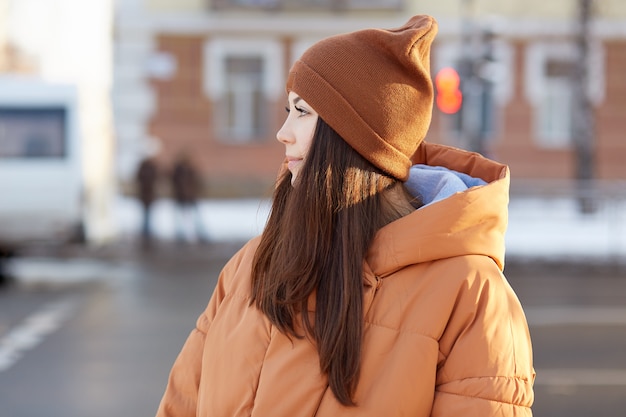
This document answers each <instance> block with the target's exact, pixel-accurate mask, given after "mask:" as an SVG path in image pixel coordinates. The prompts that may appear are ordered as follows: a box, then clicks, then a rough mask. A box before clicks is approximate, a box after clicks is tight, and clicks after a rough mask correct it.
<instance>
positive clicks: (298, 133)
mask: <svg viewBox="0 0 626 417" xmlns="http://www.w3.org/2000/svg"><path fill="white" fill-rule="evenodd" d="M286 110H287V113H288V114H287V119H286V120H285V123H283V126H282V127H281V128H280V130H279V131H278V133H276V138H277V139H278V141H279V142H280V143H282V144H283V145H285V157H286V159H287V168H288V169H289V171H290V172H291V183H292V184H293V183H294V181H295V179H296V176H297V174H298V172H299V171H300V169H301V166H302V162H303V161H304V159H305V158H306V154H307V152H308V151H309V148H310V147H311V142H312V141H313V134H314V133H315V127H316V126H317V118H318V114H317V113H316V112H315V111H314V110H313V108H312V107H311V106H310V105H309V104H308V103H307V102H306V101H304V100H303V99H302V97H300V96H298V95H297V94H296V93H294V92H293V91H290V92H289V96H288V97H287V107H286Z"/></svg>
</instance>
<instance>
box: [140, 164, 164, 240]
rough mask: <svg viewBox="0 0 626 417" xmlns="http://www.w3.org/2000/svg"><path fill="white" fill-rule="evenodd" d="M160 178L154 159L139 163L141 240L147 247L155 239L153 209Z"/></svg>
mask: <svg viewBox="0 0 626 417" xmlns="http://www.w3.org/2000/svg"><path fill="white" fill-rule="evenodd" d="M158 177H159V172H158V167H157V164H156V161H155V160H154V158H152V157H147V158H145V159H143V160H142V161H141V162H140V163H139V167H138V169H137V173H136V182H137V197H138V199H139V201H140V203H141V209H142V226H141V238H142V243H143V244H144V245H145V246H149V245H150V244H151V243H152V238H153V230H152V207H153V203H154V200H155V199H156V187H157V182H158Z"/></svg>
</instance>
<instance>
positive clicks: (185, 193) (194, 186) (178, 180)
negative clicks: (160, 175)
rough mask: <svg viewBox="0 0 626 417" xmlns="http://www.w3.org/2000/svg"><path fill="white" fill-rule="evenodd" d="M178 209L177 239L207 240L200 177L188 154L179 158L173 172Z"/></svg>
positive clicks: (174, 193) (173, 185)
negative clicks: (199, 204)
mask: <svg viewBox="0 0 626 417" xmlns="http://www.w3.org/2000/svg"><path fill="white" fill-rule="evenodd" d="M171 182H172V193H173V198H174V203H175V206H176V207H175V211H176V214H175V215H176V239H177V240H178V241H179V242H185V241H187V242H190V241H193V240H195V241H205V240H206V236H205V231H204V226H203V222H202V214H201V212H200V207H199V206H198V198H199V197H200V188H201V183H200V178H199V175H198V173H197V171H196V169H195V167H194V166H193V164H192V162H191V160H190V158H189V157H188V156H187V155H182V156H181V157H179V158H178V160H177V161H176V163H175V164H174V167H173V169H172V173H171Z"/></svg>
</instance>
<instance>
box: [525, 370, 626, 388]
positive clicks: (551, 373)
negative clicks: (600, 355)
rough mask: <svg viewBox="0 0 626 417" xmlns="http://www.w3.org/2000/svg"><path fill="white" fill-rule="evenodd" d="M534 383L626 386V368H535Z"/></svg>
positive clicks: (547, 384)
mask: <svg viewBox="0 0 626 417" xmlns="http://www.w3.org/2000/svg"><path fill="white" fill-rule="evenodd" d="M535 385H546V386H594V385H595V386H600V385H601V386H626V369H571V368H567V369H537V378H536V379H535Z"/></svg>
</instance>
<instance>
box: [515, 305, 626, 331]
mask: <svg viewBox="0 0 626 417" xmlns="http://www.w3.org/2000/svg"><path fill="white" fill-rule="evenodd" d="M524 311H525V312H526V318H527V319H528V324H529V325H530V326H532V327H543V326H563V325H582V326H606V325H617V326H626V308H623V307H594V306H589V307H585V306H577V307H574V306H562V307H526V308H525V309H524Z"/></svg>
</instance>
